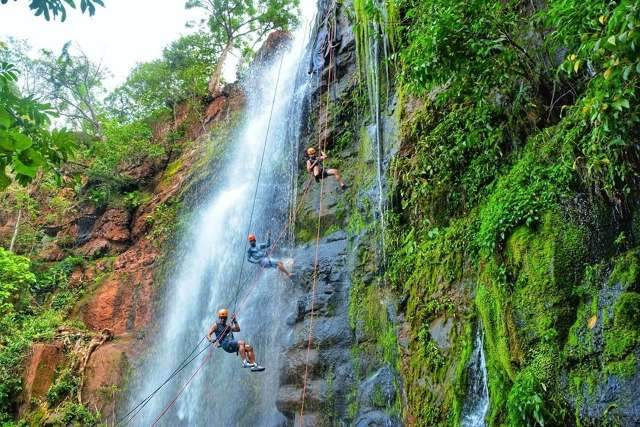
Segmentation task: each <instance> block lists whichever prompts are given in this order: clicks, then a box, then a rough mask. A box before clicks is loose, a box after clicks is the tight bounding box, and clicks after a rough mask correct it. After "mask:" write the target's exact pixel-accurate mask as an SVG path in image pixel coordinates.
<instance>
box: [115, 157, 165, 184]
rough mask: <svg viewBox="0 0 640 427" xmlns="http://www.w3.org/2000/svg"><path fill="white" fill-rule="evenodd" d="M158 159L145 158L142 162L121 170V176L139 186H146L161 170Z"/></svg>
mask: <svg viewBox="0 0 640 427" xmlns="http://www.w3.org/2000/svg"><path fill="white" fill-rule="evenodd" d="M159 166H160V165H159V161H158V160H157V159H151V158H148V157H147V158H145V159H143V160H142V161H140V162H138V163H136V164H131V165H126V166H125V167H123V168H122V169H120V170H119V172H120V174H121V175H122V176H124V177H126V178H129V179H130V180H131V181H134V182H135V183H136V184H138V185H144V184H147V183H149V182H150V181H151V178H152V177H153V175H154V174H155V173H156V171H157V170H158V168H159Z"/></svg>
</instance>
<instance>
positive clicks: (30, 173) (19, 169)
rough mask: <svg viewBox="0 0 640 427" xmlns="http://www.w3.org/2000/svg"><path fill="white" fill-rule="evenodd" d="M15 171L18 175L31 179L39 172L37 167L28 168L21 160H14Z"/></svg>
mask: <svg viewBox="0 0 640 427" xmlns="http://www.w3.org/2000/svg"><path fill="white" fill-rule="evenodd" d="M13 170H14V171H15V173H16V174H19V175H24V176H27V177H29V178H35V176H36V173H37V172H38V167H37V166H28V165H25V164H24V163H22V162H21V161H20V159H17V158H16V159H13Z"/></svg>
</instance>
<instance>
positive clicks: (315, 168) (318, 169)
mask: <svg viewBox="0 0 640 427" xmlns="http://www.w3.org/2000/svg"><path fill="white" fill-rule="evenodd" d="M307 157H308V158H307V172H309V173H310V174H311V175H313V178H314V179H315V180H316V182H320V180H321V179H325V178H326V177H328V176H333V177H335V178H336V181H338V184H340V188H341V189H343V190H344V189H346V188H347V184H345V183H344V181H343V180H342V177H341V176H340V171H339V170H338V169H325V168H324V161H325V160H326V159H327V155H326V154H325V153H324V151H320V155H319V156H318V153H317V151H316V149H315V148H313V147H309V148H307Z"/></svg>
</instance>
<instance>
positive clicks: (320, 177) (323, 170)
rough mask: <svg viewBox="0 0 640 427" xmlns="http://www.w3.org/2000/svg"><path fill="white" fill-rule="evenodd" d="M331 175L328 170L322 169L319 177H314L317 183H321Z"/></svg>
mask: <svg viewBox="0 0 640 427" xmlns="http://www.w3.org/2000/svg"><path fill="white" fill-rule="evenodd" d="M328 176H329V174H328V173H327V170H326V169H324V168H322V169H321V170H320V173H319V174H318V175H314V176H313V177H314V178H315V180H316V182H320V180H321V179H324V178H326V177H328Z"/></svg>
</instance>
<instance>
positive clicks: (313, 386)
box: [277, 2, 401, 427]
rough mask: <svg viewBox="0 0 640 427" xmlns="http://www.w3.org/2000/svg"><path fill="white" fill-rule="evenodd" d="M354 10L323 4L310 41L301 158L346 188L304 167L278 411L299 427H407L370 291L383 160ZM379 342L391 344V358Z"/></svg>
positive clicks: (389, 321) (386, 302)
mask: <svg viewBox="0 0 640 427" xmlns="http://www.w3.org/2000/svg"><path fill="white" fill-rule="evenodd" d="M351 7H352V5H351V4H346V3H344V4H343V3H340V4H338V3H335V2H321V4H320V11H319V15H318V19H317V25H316V28H315V30H314V32H313V35H312V47H313V49H314V51H313V55H312V60H311V63H310V64H309V67H308V71H309V72H310V73H312V75H313V77H314V79H315V80H314V81H315V84H313V85H312V87H311V88H310V91H309V92H310V93H309V94H308V96H309V115H308V117H309V118H308V122H307V123H306V125H305V127H304V130H303V137H302V139H301V141H300V147H299V149H300V151H301V152H304V151H305V150H306V148H307V147H310V146H314V147H316V148H317V146H318V143H319V144H320V145H321V147H324V148H325V149H326V150H327V152H328V153H329V155H330V160H328V161H327V162H326V167H328V168H332V167H340V168H341V169H343V170H342V172H343V174H344V176H345V179H346V180H347V182H348V184H349V188H348V189H347V190H346V191H343V190H340V188H339V187H338V185H337V181H335V180H334V179H333V178H328V179H326V180H324V182H323V185H322V189H321V186H320V185H319V184H316V183H315V182H313V180H311V179H309V178H308V176H307V173H306V170H305V169H304V164H302V163H301V164H300V165H299V167H300V176H299V189H300V190H299V193H298V198H297V200H300V202H299V203H301V205H302V208H301V209H300V211H299V213H298V216H297V218H296V233H295V234H296V240H297V241H298V242H299V246H298V247H297V248H296V250H295V259H296V274H297V276H296V277H297V279H296V281H295V282H296V291H295V292H294V293H293V294H292V298H294V300H295V301H297V302H296V304H294V305H293V308H292V311H291V312H290V313H288V314H287V316H286V319H287V320H286V322H287V325H288V326H290V328H291V331H290V333H289V334H288V335H287V336H286V337H285V340H284V342H283V350H284V357H283V358H282V361H281V368H280V388H279V391H278V402H277V405H278V409H279V410H280V411H281V412H282V413H283V414H285V416H286V417H287V419H288V420H289V421H290V422H291V423H292V424H293V425H309V426H311V425H315V426H332V425H356V426H389V427H390V426H396V425H401V422H400V411H399V409H398V408H399V407H400V404H401V382H400V379H399V376H398V372H397V370H396V361H397V360H396V353H397V352H396V350H395V349H396V344H395V343H396V338H395V337H396V326H395V322H396V320H397V319H396V318H395V315H394V313H395V309H394V307H395V304H394V303H393V299H392V298H389V299H380V298H378V294H377V292H375V293H374V292H370V290H369V289H370V288H371V289H373V288H375V289H379V288H378V286H379V283H378V280H379V278H380V274H379V273H380V272H379V270H378V262H379V259H378V256H379V253H380V248H381V236H380V229H379V226H378V225H379V222H378V218H379V216H378V214H377V212H376V207H377V202H376V201H375V200H376V198H377V191H378V189H377V181H376V179H375V173H374V171H375V168H376V167H377V166H376V165H377V157H376V155H375V152H374V150H373V147H372V141H371V139H370V138H369V134H368V127H369V122H368V121H367V119H365V118H363V117H364V116H366V112H365V108H366V102H365V101H364V99H363V92H364V88H363V86H362V82H361V79H360V76H358V73H357V63H356V52H355V47H356V46H355V39H354V34H353V29H352V25H353V24H352V22H351V20H350V18H349V9H350V8H351ZM327 111H331V114H325V113H326V112H327ZM301 158H303V156H301ZM321 191H322V194H321ZM365 222H368V224H365ZM318 227H319V228H318ZM317 233H319V239H318V240H316V234H317ZM316 258H317V269H316V268H314V266H315V265H316ZM361 305H362V306H365V307H361ZM378 334H379V335H385V336H386V338H388V343H387V345H388V347H387V348H386V350H385V349H383V348H381V346H380V345H379V344H380V343H379V342H378V340H379V335H378ZM387 350H388V351H387ZM305 379H306V381H305ZM303 401H304V404H303Z"/></svg>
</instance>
